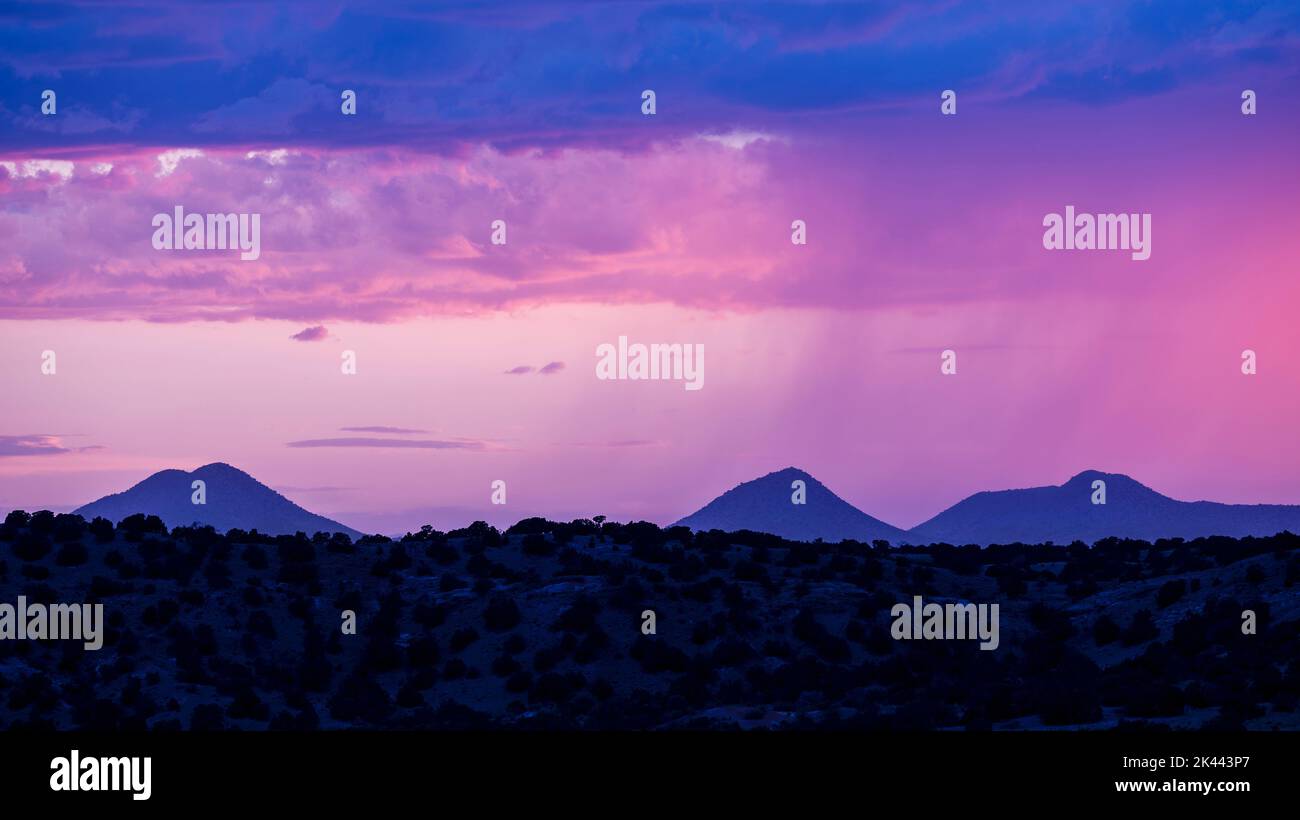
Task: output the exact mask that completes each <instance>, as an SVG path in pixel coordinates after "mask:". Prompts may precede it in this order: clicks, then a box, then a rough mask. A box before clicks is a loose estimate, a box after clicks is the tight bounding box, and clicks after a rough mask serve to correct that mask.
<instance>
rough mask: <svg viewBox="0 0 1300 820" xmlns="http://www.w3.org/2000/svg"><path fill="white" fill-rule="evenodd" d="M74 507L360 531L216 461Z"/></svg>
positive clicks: (172, 520) (236, 524)
mask: <svg viewBox="0 0 1300 820" xmlns="http://www.w3.org/2000/svg"><path fill="white" fill-rule="evenodd" d="M195 478H199V479H202V480H203V483H204V487H203V494H202V496H199V495H197V494H196V491H195V489H194V488H193V479H195ZM196 499H201V501H199V500H196ZM76 513H77V514H79V515H81V516H82V517H84V518H87V519H89V518H93V517H95V516H103V517H104V518H108V519H110V520H112V521H114V522H118V521H121V520H122V519H123V518H126V517H127V516H129V515H134V514H135V513H144V514H146V515H156V516H158V517H159V518H161V519H162V520H163V522H164V523H165V524H167V526H169V527H179V526H185V525H188V524H200V525H204V524H209V525H211V526H213V527H214V528H215V529H218V530H221V531H223V532H224V531H227V530H231V529H242V530H254V529H255V530H257V531H258V532H263V533H267V534H269V535H293V534H294V533H295V532H299V531H301V532H305V533H308V534H313V533H316V532H342V533H347V534H348V535H349V536H352V537H358V536H360V535H361V533H359V532H357V531H356V530H354V529H352V528H351V527H346V526H344V525H342V524H340V523H338V522H337V521H331V520H330V519H328V518H325V517H323V516H319V515H316V514H315V513H312V512H309V511H308V510H305V509H303V508H302V507H299V506H298V505H297V504H295V503H293V502H292V501H290V500H289V499H287V498H285V497H284V496H282V495H280V494H279V493H277V492H276V491H275V490H272V489H271V488H270V487H268V486H266V485H265V484H263V483H261V482H260V481H258V480H257V479H256V478H254V477H253V476H251V475H249V474H248V473H246V472H244V471H243V470H240V469H239V468H237V467H234V466H232V465H230V464H226V463H225V462H221V461H215V462H212V463H211V464H204V465H203V466H202V467H199V468H197V469H195V470H194V471H193V472H188V473H187V472H185V471H184V470H176V469H169V470H160V471H159V472H156V473H154V474H153V475H151V476H149V477H148V478H146V479H144V480H143V481H141V482H139V483H138V484H136V485H134V486H133V487H131V488H130V489H127V490H125V491H123V492H120V493H115V494H113V495H108V496H104V497H103V498H101V499H99V500H97V501H92V502H91V503H89V504H86V505H85V506H83V507H80V508H78V509H77V510H76Z"/></svg>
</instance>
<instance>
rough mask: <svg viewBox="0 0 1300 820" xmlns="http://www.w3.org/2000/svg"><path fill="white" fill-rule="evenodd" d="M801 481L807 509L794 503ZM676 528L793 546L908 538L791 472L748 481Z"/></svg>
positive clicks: (804, 475) (791, 469)
mask: <svg viewBox="0 0 1300 820" xmlns="http://www.w3.org/2000/svg"><path fill="white" fill-rule="evenodd" d="M796 480H801V481H803V482H804V486H805V488H806V491H807V499H806V503H804V504H795V503H793V501H792V495H793V493H794V490H793V489H792V488H791V486H790V485H791V484H792V483H793V482H794V481H796ZM674 526H682V527H690V528H691V529H692V530H713V529H718V530H725V531H728V532H734V531H735V530H753V531H754V532H766V533H770V534H772V535H779V536H781V537H782V538H788V539H790V540H792V541H815V540H816V539H818V538H821V539H822V540H824V541H830V542H839V541H843V540H844V539H846V538H852V539H856V540H858V541H862V542H870V541H874V540H877V539H883V540H885V541H889V542H891V543H899V541H901V540H902V538H903V536H904V532H903V531H902V530H900V529H898V528H897V527H892V526H890V525H889V524H886V523H885V522H883V521H879V520H877V519H875V518H872V517H871V516H869V515H867V514H866V513H864V512H862V511H861V510H859V509H858V508H857V507H854V506H853V505H852V504H850V503H848V502H847V501H845V500H844V499H842V498H840V497H839V496H837V495H836V494H835V493H833V492H831V491H830V490H828V489H827V488H826V485H824V484H822V483H821V482H820V481H818V480H817V479H815V478H813V477H812V476H810V475H808V474H807V473H805V472H804V471H803V470H797V469H795V468H794V467H787V468H786V469H784V470H779V471H777V472H775V473H768V474H767V475H765V476H763V477H762V478H756V479H754V480H753V481H746V482H745V483H744V484H740V485H738V486H736V487H734V488H732V489H730V490H727V491H726V492H725V493H723V494H722V495H720V496H718V497H717V498H715V499H713V500H712V501H710V502H709V503H708V504H706V505H704V507H703V508H701V509H700V510H698V511H697V512H694V513H692V514H691V515H688V516H686V517H685V518H683V519H682V520H680V521H678V522H677V523H676V524H675V525H674Z"/></svg>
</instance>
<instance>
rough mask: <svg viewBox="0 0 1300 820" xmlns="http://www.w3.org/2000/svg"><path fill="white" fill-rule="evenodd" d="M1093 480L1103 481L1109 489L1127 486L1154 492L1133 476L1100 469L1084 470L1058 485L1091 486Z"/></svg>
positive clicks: (1072, 486) (1070, 486) (1071, 486)
mask: <svg viewBox="0 0 1300 820" xmlns="http://www.w3.org/2000/svg"><path fill="white" fill-rule="evenodd" d="M1094 481H1104V482H1106V486H1107V487H1108V488H1110V489H1114V488H1118V487H1128V488H1132V489H1142V490H1146V491H1147V492H1155V491H1154V490H1152V489H1151V488H1150V487H1148V486H1146V485H1145V484H1143V483H1142V482H1140V481H1138V480H1137V479H1135V478H1131V477H1129V476H1126V475H1124V474H1123V473H1105V472H1102V471H1101V470H1084V471H1083V472H1081V473H1077V474H1076V475H1074V476H1072V477H1071V478H1070V480H1069V481H1067V482H1065V483H1064V484H1062V485H1060V486H1062V487H1069V488H1075V487H1080V486H1087V487H1091V486H1092V482H1094Z"/></svg>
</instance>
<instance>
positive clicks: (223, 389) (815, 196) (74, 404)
mask: <svg viewBox="0 0 1300 820" xmlns="http://www.w3.org/2000/svg"><path fill="white" fill-rule="evenodd" d="M75 5H76V4H73V5H72V6H63V5H41V4H38V5H31V6H29V5H26V4H22V3H20V4H18V5H17V6H16V7H15V10H14V11H10V12H5V13H4V14H0V44H2V45H3V46H4V47H3V48H0V81H3V83H2V85H3V87H4V88H5V92H4V96H3V97H0V120H3V121H4V122H5V125H6V127H5V128H4V129H0V240H3V241H0V508H4V509H8V508H11V507H25V508H28V509H34V508H38V507H52V508H68V507H71V506H76V505H78V504H81V503H84V502H86V501H89V500H91V499H93V498H96V497H99V496H101V495H103V494H106V493H108V492H115V491H119V490H121V489H124V488H125V487H126V486H128V485H129V484H131V483H134V482H135V481H138V480H140V479H141V478H143V477H145V476H146V475H148V474H149V473H151V472H154V471H156V470H159V469H163V468H167V467H181V468H186V469H192V468H194V467H197V466H199V465H200V464H203V463H207V462H210V461H226V462H229V463H232V464H234V465H235V466H238V467H240V468H242V469H244V470H247V471H249V472H250V473H252V474H253V475H254V476H255V477H257V478H258V479H260V480H262V481H263V482H265V483H267V484H269V485H271V486H274V487H276V488H278V489H280V490H281V491H282V492H284V493H285V494H286V495H288V496H289V497H290V498H292V499H294V500H295V501H297V502H298V503H300V504H302V505H304V506H306V507H308V508H309V509H312V510H313V511H316V512H320V513H322V514H326V515H331V516H334V517H337V518H339V519H340V520H342V521H343V522H345V523H348V524H351V525H353V526H357V527H359V528H362V529H378V530H384V531H392V530H398V529H405V528H413V527H418V526H419V525H420V524H421V523H425V522H426V521H428V522H431V523H435V524H437V525H440V526H451V525H460V524H463V523H466V522H467V521H469V520H472V518H475V517H488V518H489V520H494V521H496V522H503V523H508V522H512V521H514V520H517V519H518V518H521V517H524V516H526V515H532V514H542V515H548V516H551V517H557V518H560V517H575V516H579V515H584V516H590V515H596V514H605V515H608V516H611V517H614V518H619V519H624V518H647V519H650V520H654V521H658V522H661V523H667V522H670V521H672V520H675V519H676V518H678V517H680V516H682V515H685V514H687V513H689V512H691V511H693V510H694V509H696V508H697V507H699V506H701V505H702V504H704V503H705V502H707V501H708V500H710V499H711V498H712V497H714V496H715V495H717V494H719V493H721V492H722V491H724V490H726V489H728V488H730V487H731V486H733V485H735V484H736V483H738V482H740V481H744V480H748V479H750V478H754V477H756V476H758V475H761V474H764V473H767V472H770V471H772V470H776V469H780V468H782V467H786V466H798V467H801V468H803V469H806V470H808V471H809V472H811V473H812V474H813V475H815V476H817V477H818V478H819V479H821V480H822V481H823V482H825V483H826V484H827V485H828V486H830V487H831V488H832V489H833V490H835V491H836V492H838V493H839V494H841V495H842V496H843V497H844V498H846V499H847V500H848V501H850V502H851V503H854V504H856V505H858V506H859V507H861V508H862V509H864V510H865V511H867V512H869V513H871V514H872V515H875V516H877V517H880V518H882V519H884V520H886V521H888V522H890V523H893V524H896V525H899V526H911V525H914V524H916V523H919V522H920V521H921V520H923V519H925V518H928V517H929V516H930V515H933V514H934V513H937V512H938V511H939V510H941V509H943V508H944V507H946V506H948V505H950V504H952V503H954V502H956V501H957V500H959V499H960V498H962V497H964V496H965V495H967V494H969V493H971V492H974V491H977V490H982V489H999V488H1005V487H1013V486H1031V485H1039V484H1048V483H1060V482H1061V481H1064V480H1065V479H1066V478H1068V477H1069V476H1070V475H1072V474H1074V473H1076V472H1078V471H1080V470H1082V469H1086V468H1096V469H1103V470H1110V471H1116V472H1125V473H1128V474H1130V475H1133V476H1134V477H1135V478H1137V479H1139V480H1141V481H1143V482H1145V483H1147V484H1149V485H1151V486H1153V487H1154V488H1156V489H1157V490H1160V491H1162V492H1165V493H1167V494H1170V495H1173V496H1175V497H1179V498H1186V499H1200V498H1208V499H1212V500H1220V501H1238V502H1273V503H1300V474H1297V471H1296V469H1295V465H1296V464H1297V463H1300V435H1297V434H1296V430H1295V419H1296V418H1297V417H1300V365H1297V363H1296V356H1297V352H1298V348H1300V345H1297V342H1300V331H1298V330H1297V329H1296V328H1297V324H1296V320H1295V316H1296V313H1297V311H1296V308H1297V301H1298V297H1300V276H1297V270H1296V259H1297V258H1300V253H1298V251H1300V239H1297V230H1296V227H1297V225H1296V216H1295V210H1294V208H1295V200H1296V191H1297V190H1298V189H1300V156H1298V154H1297V151H1296V150H1295V145H1296V139H1295V137H1296V134H1297V133H1300V129H1298V128H1297V126H1300V93H1298V92H1297V88H1300V85H1298V84H1297V80H1298V79H1300V58H1298V55H1300V35H1297V21H1298V18H1300V12H1297V10H1296V9H1295V7H1294V6H1293V4H1264V3H1261V4H1236V3H1234V4H1216V3H1193V4H1180V5H1179V6H1178V7H1177V8H1176V9H1175V10H1174V11H1173V12H1171V11H1170V10H1169V9H1164V10H1157V9H1154V8H1153V7H1151V6H1149V5H1148V4H1139V3H1135V4H1123V3H1116V4H1087V3H1078V4H1052V6H1051V8H1050V9H1044V8H1042V7H1041V6H1042V4H999V5H998V6H997V7H996V8H997V10H998V14H999V17H994V16H993V14H992V12H989V11H980V10H976V9H974V8H973V7H966V6H954V5H952V4H937V5H934V6H932V7H928V5H929V4H918V5H915V6H912V5H909V6H908V7H907V8H908V9H909V10H897V9H894V8H891V7H888V6H880V7H871V6H853V7H847V6H839V5H832V4H826V5H812V6H791V7H787V6H770V7H768V6H764V7H762V8H759V7H756V6H755V5H753V4H697V3H680V4H659V3H644V4H618V5H612V4H611V5H602V6H593V5H591V4H581V3H540V4H532V3H530V4H526V5H524V6H520V7H514V6H509V7H501V6H493V7H492V9H491V10H489V9H486V8H482V7H477V6H466V7H459V6H455V5H452V6H446V5H444V6H442V7H441V8H440V10H438V11H436V12H430V13H422V12H419V11H416V10H414V7H411V6H405V5H392V6H388V7H384V8H382V9H381V10H379V11H376V10H375V8H376V7H375V6H374V5H372V4H367V5H365V6H355V7H354V6H350V5H348V4H338V5H327V4H313V5H312V6H311V7H310V8H311V11H308V9H307V7H303V6H297V5H295V4H275V5H271V4H266V5H263V4H254V5H236V6H234V7H232V8H229V9H227V8H222V7H212V6H208V5H204V6H200V7H184V8H173V7H172V5H171V4H163V5H159V6H158V7H156V8H150V7H149V4H147V3H146V4H141V5H137V6H132V7H130V8H123V9H115V8H106V7H103V6H100V5H93V6H92V7H90V8H75ZM46 88H50V89H54V90H56V92H57V94H58V113H57V114H55V115H53V116H43V115H42V114H41V113H40V105H41V92H42V90H44V89H46ZM646 88H651V89H654V90H655V91H656V93H657V108H658V110H657V113H656V114H655V115H654V116H652V117H649V116H643V115H642V114H641V110H640V106H641V92H642V90H643V89H646ZM946 88H952V89H955V90H956V91H957V92H958V113H957V115H956V116H954V117H946V116H943V115H941V114H940V112H939V94H940V92H941V91H942V90H943V89H946ZM1246 88H1249V89H1252V90H1254V91H1255V92H1256V93H1257V95H1258V101H1259V102H1258V105H1259V113H1258V114H1257V115H1255V116H1253V117H1247V116H1243V115H1242V113H1241V111H1240V105H1241V101H1240V95H1241V91H1242V89H1246ZM342 89H355V90H356V91H357V99H358V113H357V115H356V116H355V117H348V116H343V115H342V114H341V113H340V111H339V95H340V92H341V90H342ZM177 205H180V206H183V207H184V208H185V209H186V210H187V211H189V212H200V213H207V212H244V213H258V214H260V215H261V255H260V258H258V259H257V260H255V261H240V260H239V258H238V255H237V254H235V253H231V252H226V251H211V252H208V251H179V252H168V251H158V250H155V249H154V248H153V247H152V246H151V243H150V238H151V236H152V234H153V229H152V228H151V219H152V218H153V216H154V214H157V213H171V212H172V209H173V208H174V207H175V206H177ZM1067 205H1074V206H1075V207H1076V208H1077V209H1078V210H1080V211H1089V212H1142V213H1150V214H1151V216H1152V226H1153V227H1152V255H1151V258H1150V259H1149V260H1147V261H1145V262H1136V261H1132V260H1131V259H1130V258H1129V254H1128V253H1126V252H1102V251H1097V252H1091V253H1088V252H1065V251H1059V252H1051V251H1047V250H1044V248H1043V245H1042V235H1043V228H1042V219H1043V216H1044V215H1045V214H1048V213H1051V212H1061V211H1063V210H1064V208H1065V206H1067ZM496 219H502V220H505V221H506V223H507V225H508V242H507V244H506V245H505V246H497V245H493V244H492V243H491V241H490V236H491V223H492V222H493V220H496ZM795 219H802V220H805V221H806V223H807V226H808V243H807V245H803V246H796V245H793V244H791V242H790V225H791V222H792V220H795ZM619 336H627V337H629V338H630V339H631V340H632V341H634V342H637V341H639V342H645V343H652V342H663V343H670V342H673V343H683V344H686V343H690V344H703V345H704V347H705V350H706V370H705V380H704V387H703V389H701V390H698V391H688V390H685V389H684V388H683V385H682V383H681V382H673V381H660V382H630V381H601V380H599V379H597V378H596V370H595V366H596V361H597V360H596V356H595V351H596V348H597V347H598V346H599V345H601V344H603V343H615V342H616V341H617V339H618V337H619ZM1247 348H1249V349H1252V350H1255V351H1256V352H1257V354H1258V361H1259V372H1258V374H1257V375H1254V376H1244V375H1242V373H1241V371H1240V364H1241V352H1242V350H1244V349H1247ZM944 349H953V350H955V351H957V354H958V362H959V367H958V373H957V375H955V376H943V375H941V374H940V371H939V356H940V352H941V351H942V350H944ZM46 350H53V351H54V352H55V353H56V356H57V372H56V374H55V375H52V376H47V375H43V374H42V372H41V364H42V358H41V357H42V353H43V351H46ZM349 350H350V351H354V352H355V354H356V357H357V373H356V375H355V376H345V375H343V374H342V373H341V372H340V356H341V354H342V353H343V352H344V351H349ZM496 479H502V480H505V481H506V482H507V485H508V503H507V505H506V506H505V507H504V508H501V507H497V508H493V507H492V506H491V505H490V504H489V503H488V500H489V493H490V484H491V482H492V481H493V480H496Z"/></svg>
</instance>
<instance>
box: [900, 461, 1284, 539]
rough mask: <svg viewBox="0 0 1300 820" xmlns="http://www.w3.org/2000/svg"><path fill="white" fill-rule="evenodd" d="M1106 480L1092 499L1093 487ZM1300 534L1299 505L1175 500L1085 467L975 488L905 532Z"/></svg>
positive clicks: (951, 535)
mask: <svg viewBox="0 0 1300 820" xmlns="http://www.w3.org/2000/svg"><path fill="white" fill-rule="evenodd" d="M1098 480H1100V481H1104V482H1105V483H1106V503H1105V504H1093V503H1092V495H1093V489H1092V484H1093V482H1094V481H1098ZM1285 530H1289V531H1291V532H1293V533H1300V506H1290V505H1283V504H1217V503H1215V502H1212V501H1177V500H1175V499H1173V498H1169V497H1168V496H1165V495H1161V494H1160V493H1158V492H1156V491H1155V490H1153V489H1151V488H1150V487H1147V486H1145V485H1143V484H1141V483H1139V482H1137V481H1134V480H1133V479H1131V478H1129V477H1128V476H1126V475H1120V474H1118V473H1102V472H1098V471H1096V470H1086V471H1084V472H1082V473H1079V474H1078V475H1076V476H1075V477H1073V478H1071V479H1070V480H1069V481H1067V482H1065V483H1064V484H1062V485H1060V486H1058V487H1031V488H1029V489H1023V490H1000V491H997V492H982V493H976V494H975V495H972V496H970V497H969V498H967V499H965V500H963V501H960V502H958V503H957V504H955V505H953V506H952V507H949V508H948V509H946V510H944V511H943V512H941V513H939V514H938V515H936V516H935V517H934V518H931V519H930V520H929V521H926V522H925V523H923V524H919V525H918V526H916V527H914V528H913V529H911V530H909V531H908V532H907V536H906V540H905V543H911V544H930V543H936V542H946V543H949V544H981V545H987V544H1012V543H1016V542H1021V543H1025V544H1033V543H1041V542H1044V541H1052V542H1055V543H1057V544H1069V543H1072V542H1074V541H1076V540H1077V541H1084V542H1086V543H1090V544H1091V543H1093V542H1095V541H1098V540H1100V539H1102V538H1106V537H1109V536H1116V537H1120V538H1141V539H1144V540H1147V541H1154V540H1155V539H1157V538H1184V539H1192V538H1198V537H1201V536H1209V535H1228V536H1232V537H1235V538H1241V537H1244V536H1247V535H1261V536H1262V535H1275V534H1277V533H1279V532H1283V531H1285Z"/></svg>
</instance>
